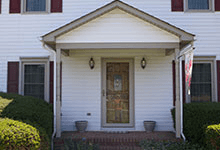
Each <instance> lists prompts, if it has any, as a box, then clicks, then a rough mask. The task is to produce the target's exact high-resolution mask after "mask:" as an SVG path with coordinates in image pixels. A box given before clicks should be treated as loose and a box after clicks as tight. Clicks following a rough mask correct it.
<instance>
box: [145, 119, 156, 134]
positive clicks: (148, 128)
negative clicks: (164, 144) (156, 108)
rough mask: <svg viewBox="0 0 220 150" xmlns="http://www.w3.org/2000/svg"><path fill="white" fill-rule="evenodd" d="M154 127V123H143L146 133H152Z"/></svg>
mask: <svg viewBox="0 0 220 150" xmlns="http://www.w3.org/2000/svg"><path fill="white" fill-rule="evenodd" d="M155 126H156V121H144V128H145V131H147V132H153V131H154V128H155Z"/></svg>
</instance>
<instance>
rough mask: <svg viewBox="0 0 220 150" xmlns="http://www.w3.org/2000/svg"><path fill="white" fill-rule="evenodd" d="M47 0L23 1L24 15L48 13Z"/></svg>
mask: <svg viewBox="0 0 220 150" xmlns="http://www.w3.org/2000/svg"><path fill="white" fill-rule="evenodd" d="M48 6H49V5H48V0H23V11H24V13H29V12H30V13H31V12H33V13H36V12H40V13H41V12H48Z"/></svg>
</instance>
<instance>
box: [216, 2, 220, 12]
mask: <svg viewBox="0 0 220 150" xmlns="http://www.w3.org/2000/svg"><path fill="white" fill-rule="evenodd" d="M215 11H220V0H215Z"/></svg>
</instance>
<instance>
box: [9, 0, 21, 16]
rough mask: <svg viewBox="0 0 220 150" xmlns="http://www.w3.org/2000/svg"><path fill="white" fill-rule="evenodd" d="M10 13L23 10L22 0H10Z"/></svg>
mask: <svg viewBox="0 0 220 150" xmlns="http://www.w3.org/2000/svg"><path fill="white" fill-rule="evenodd" d="M9 9H10V10H9V12H10V13H20V12H21V0H10V8H9Z"/></svg>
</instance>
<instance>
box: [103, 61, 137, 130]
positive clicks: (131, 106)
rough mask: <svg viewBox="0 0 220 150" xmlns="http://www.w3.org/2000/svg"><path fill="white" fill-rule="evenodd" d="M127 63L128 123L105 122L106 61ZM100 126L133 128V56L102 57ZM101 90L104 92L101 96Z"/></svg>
mask: <svg viewBox="0 0 220 150" xmlns="http://www.w3.org/2000/svg"><path fill="white" fill-rule="evenodd" d="M107 62H128V63H129V123H106V63H107ZM101 73H102V74H101V76H102V78H101V85H102V86H101V126H102V127H103V128H133V127H134V113H135V110H134V59H133V58H102V66H101ZM103 90H104V91H105V94H104V96H103Z"/></svg>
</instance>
